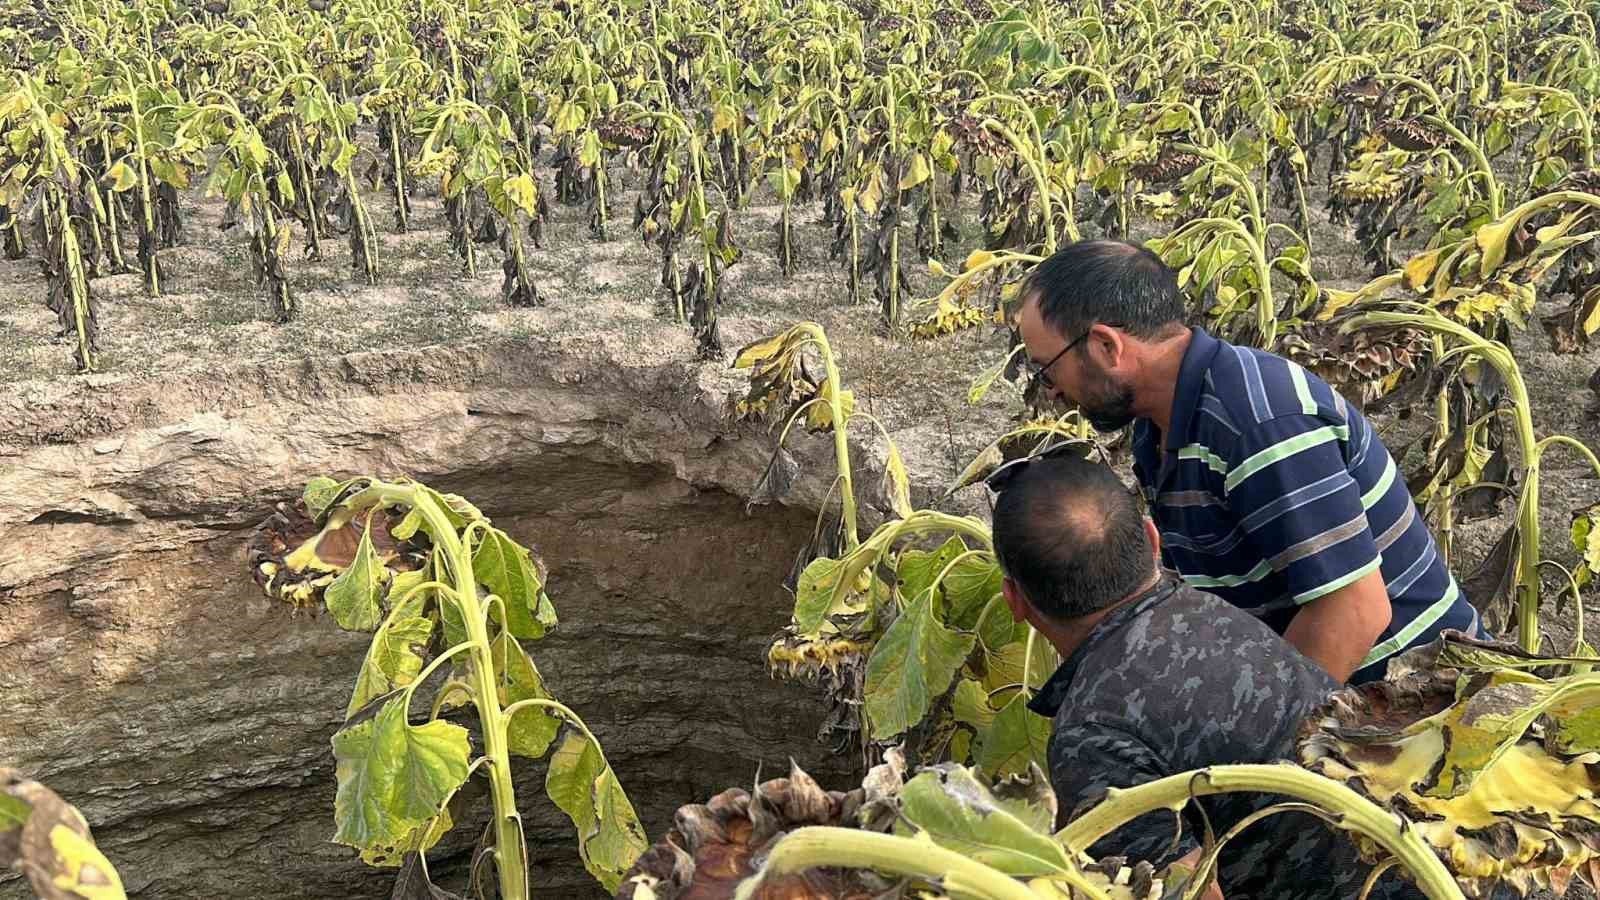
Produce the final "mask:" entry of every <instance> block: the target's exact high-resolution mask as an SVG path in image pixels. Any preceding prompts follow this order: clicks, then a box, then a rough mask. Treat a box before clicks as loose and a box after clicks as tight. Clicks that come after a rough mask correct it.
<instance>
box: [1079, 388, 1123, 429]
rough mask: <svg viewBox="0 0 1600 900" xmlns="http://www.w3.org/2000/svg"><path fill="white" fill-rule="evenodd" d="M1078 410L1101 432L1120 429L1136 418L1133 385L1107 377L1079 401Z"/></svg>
mask: <svg viewBox="0 0 1600 900" xmlns="http://www.w3.org/2000/svg"><path fill="white" fill-rule="evenodd" d="M1078 412H1079V413H1081V414H1082V415H1083V417H1084V418H1085V419H1086V420H1088V422H1089V424H1090V425H1092V426H1094V430H1095V431H1098V432H1100V433H1101V434H1110V433H1112V432H1114V431H1120V430H1122V429H1123V428H1125V427H1127V425H1128V423H1130V422H1132V421H1133V420H1134V419H1135V418H1136V416H1135V415H1134V412H1133V387H1132V386H1131V385H1127V384H1123V383H1121V382H1118V381H1113V380H1112V379H1110V378H1105V379H1103V380H1101V381H1100V382H1099V383H1098V384H1097V385H1095V389H1094V390H1093V391H1091V392H1090V395H1089V396H1087V397H1085V398H1084V399H1083V400H1082V401H1080V402H1079V403H1078Z"/></svg>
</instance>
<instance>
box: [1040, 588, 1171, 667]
mask: <svg viewBox="0 0 1600 900" xmlns="http://www.w3.org/2000/svg"><path fill="white" fill-rule="evenodd" d="M1160 581H1161V570H1160V569H1159V568H1158V569H1156V570H1155V571H1153V572H1151V573H1150V577H1149V578H1148V579H1146V580H1145V582H1144V583H1143V584H1141V585H1139V587H1137V588H1135V589H1134V591H1133V592H1132V593H1130V594H1128V595H1127V596H1126V597H1123V598H1122V599H1120V600H1118V601H1116V602H1115V603H1112V604H1111V605H1110V606H1107V607H1106V608H1105V609H1101V610H1096V611H1095V612H1092V613H1090V614H1088V615H1087V616H1079V617H1078V618H1076V619H1072V620H1071V621H1067V622H1047V623H1045V627H1043V628H1040V629H1039V633H1040V634H1042V635H1044V638H1045V640H1047V641H1049V642H1050V646H1052V647H1054V648H1056V652H1057V653H1059V654H1061V658H1062V659H1063V660H1064V659H1066V658H1067V657H1069V656H1071V655H1072V653H1073V651H1074V650H1077V649H1078V648H1079V647H1081V646H1083V642H1084V641H1087V640H1088V639H1089V635H1091V634H1093V633H1094V630H1095V628H1096V626H1098V625H1099V624H1100V623H1101V622H1103V621H1105V619H1106V617H1107V616H1109V615H1111V614H1112V613H1114V612H1116V611H1117V610H1119V609H1121V608H1122V607H1124V606H1127V605H1128V604H1129V603H1131V602H1133V601H1134V600H1136V599H1138V598H1139V597H1142V596H1144V595H1145V594H1146V593H1147V592H1148V591H1149V590H1150V589H1151V588H1153V587H1155V586H1156V584H1157V583H1159V582H1160Z"/></svg>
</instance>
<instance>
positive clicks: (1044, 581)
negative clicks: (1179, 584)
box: [994, 457, 1155, 621]
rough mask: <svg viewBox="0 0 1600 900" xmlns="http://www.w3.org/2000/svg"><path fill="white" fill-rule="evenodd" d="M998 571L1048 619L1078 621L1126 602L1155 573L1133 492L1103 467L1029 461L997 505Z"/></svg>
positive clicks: (1068, 460) (1079, 462)
mask: <svg viewBox="0 0 1600 900" xmlns="http://www.w3.org/2000/svg"><path fill="white" fill-rule="evenodd" d="M994 550H995V556H996V557H998V558H999V560H1000V568H1001V570H1002V571H1004V572H1005V574H1006V575H1007V577H1009V578H1010V579H1011V580H1012V581H1014V582H1016V584H1017V586H1018V587H1020V588H1021V589H1022V592H1023V594H1025V595H1027V598H1028V602H1029V603H1031V604H1032V605H1033V606H1034V608H1036V609H1038V610H1039V612H1040V613H1042V614H1043V615H1044V616H1045V617H1046V618H1049V619H1054V620H1057V621H1060V620H1066V619H1075V618H1078V617H1080V616H1086V615H1088V614H1090V613H1093V612H1098V611H1100V610H1102V609H1105V608H1106V607H1108V606H1110V605H1112V604H1113V603H1115V602H1117V601H1118V600H1121V599H1123V598H1125V597H1127V596H1128V595H1129V594H1131V593H1133V592H1134V591H1135V590H1137V589H1138V588H1139V587H1140V586H1141V585H1143V584H1144V583H1145V581H1146V580H1148V579H1149V577H1150V575H1151V574H1152V573H1153V572H1154V571H1155V548H1153V547H1151V546H1150V541H1149V539H1148V538H1147V537H1146V535H1145V530H1144V516H1143V514H1142V513H1141V512H1140V511H1139V507H1138V504H1137V503H1136V502H1135V500H1134V496H1133V493H1132V492H1131V491H1129V490H1128V488H1127V487H1125V486H1124V485H1123V483H1122V482H1121V480H1119V479H1118V478H1117V476H1116V475H1115V474H1114V473H1113V472H1112V471H1111V470H1110V469H1109V468H1107V467H1106V466H1104V465H1100V464H1098V463H1092V462H1089V461H1088V460H1083V459H1077V458H1074V457H1058V458H1054V459H1044V460H1039V461H1037V462H1033V463H1030V464H1029V465H1028V466H1027V467H1025V468H1024V469H1023V470H1022V471H1021V472H1018V473H1017V475H1016V477H1014V478H1012V479H1011V481H1010V482H1009V483H1007V485H1006V487H1005V489H1004V490H1002V491H1001V492H1000V495H999V497H997V498H996V500H995V508H994Z"/></svg>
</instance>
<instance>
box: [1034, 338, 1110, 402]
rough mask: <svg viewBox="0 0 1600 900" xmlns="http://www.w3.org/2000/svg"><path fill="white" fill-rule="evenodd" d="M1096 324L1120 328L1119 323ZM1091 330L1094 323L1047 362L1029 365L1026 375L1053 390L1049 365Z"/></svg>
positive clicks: (1081, 340)
mask: <svg viewBox="0 0 1600 900" xmlns="http://www.w3.org/2000/svg"><path fill="white" fill-rule="evenodd" d="M1098 324H1104V325H1107V326H1109V327H1111V328H1121V327H1122V326H1121V325H1115V324H1112V323H1111V322H1105V323H1098ZM1092 331H1094V324H1091V325H1090V326H1089V327H1088V328H1085V329H1084V330H1083V334H1080V335H1078V336H1077V337H1075V338H1073V339H1072V343H1070V344H1068V345H1066V346H1065V347H1062V348H1061V352H1060V353H1057V354H1056V355H1055V356H1052V357H1050V361H1049V362H1047V363H1045V364H1044V365H1042V366H1039V367H1037V368H1033V367H1032V366H1031V365H1030V368H1031V369H1032V371H1031V372H1029V373H1028V377H1030V378H1032V379H1033V380H1034V381H1036V382H1038V384H1039V386H1040V387H1042V388H1044V389H1045V390H1047V391H1048V390H1053V389H1054V388H1055V386H1056V382H1055V379H1053V378H1051V377H1050V367H1051V366H1053V365H1055V364H1056V360H1058V359H1060V358H1061V357H1063V356H1066V355H1067V353H1068V352H1070V351H1071V350H1072V348H1073V347H1076V346H1078V345H1079V344H1081V343H1083V342H1084V341H1085V340H1087V339H1088V337H1089V334H1090V333H1091V332H1092Z"/></svg>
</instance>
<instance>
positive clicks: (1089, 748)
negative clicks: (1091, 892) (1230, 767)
mask: <svg viewBox="0 0 1600 900" xmlns="http://www.w3.org/2000/svg"><path fill="white" fill-rule="evenodd" d="M1338 687H1339V685H1338V684H1337V683H1335V682H1334V680H1333V679H1332V678H1330V677H1329V676H1328V675H1327V673H1325V672H1324V671H1323V670H1322V669H1321V668H1320V667H1319V666H1317V664H1316V663H1313V662H1311V661H1310V660H1309V659H1307V658H1306V657H1304V656H1302V655H1301V654H1300V652H1299V651H1297V650H1296V649H1295V648H1294V647H1292V646H1290V645H1289V644H1288V643H1287V642H1286V641H1284V640H1283V638H1281V637H1279V636H1278V635H1277V634H1275V633H1273V631H1272V630H1271V629H1270V628H1268V627H1267V626H1266V625H1264V624H1262V622H1261V621H1260V620H1259V619H1257V618H1256V617H1254V616H1252V615H1251V614H1250V613H1249V612H1246V611H1244V610H1241V609H1238V608H1236V607H1234V606H1232V605H1230V604H1228V603H1226V602H1224V601H1222V600H1221V599H1219V598H1217V597H1215V596H1213V595H1211V594H1207V593H1205V592H1203V591H1199V590H1196V589H1194V588H1190V587H1187V586H1184V585H1182V584H1181V583H1179V582H1177V581H1175V580H1174V579H1172V578H1171V577H1170V576H1168V575H1164V576H1163V578H1162V581H1161V583H1160V584H1158V586H1157V587H1156V588H1154V589H1152V590H1151V591H1149V592H1147V593H1146V594H1144V595H1143V596H1141V597H1139V598H1138V599H1135V600H1133V601H1131V602H1129V603H1127V604H1125V605H1123V606H1122V607H1120V608H1118V609H1117V610H1116V611H1114V612H1112V613H1111V614H1110V615H1109V616H1107V617H1106V618H1105V619H1104V620H1102V621H1101V622H1100V624H1099V625H1097V626H1096V627H1095V629H1094V631H1093V632H1092V633H1091V634H1090V636H1089V638H1088V639H1087V640H1086V641H1084V643H1083V644H1082V645H1081V646H1079V647H1078V648H1077V650H1075V651H1074V652H1073V653H1072V655H1071V656H1070V657H1069V658H1068V659H1067V660H1066V661H1065V662H1063V663H1062V665H1061V667H1060V668H1059V669H1058V670H1057V671H1056V673H1055V674H1054V675H1053V676H1051V678H1050V680H1049V681H1048V682H1046V683H1045V685H1044V687H1043V688H1041V689H1040V692H1039V694H1038V695H1037V696H1035V697H1034V699H1033V701H1032V702H1031V703H1030V704H1029V707H1030V708H1031V709H1032V710H1033V711H1034V712H1036V713H1039V714H1040V715H1044V716H1050V717H1052V718H1053V719H1054V723H1053V727H1052V730H1051V735H1050V745H1049V762H1050V780H1051V782H1052V784H1053V785H1054V787H1055V790H1056V796H1057V798H1058V801H1059V805H1060V809H1061V812H1062V816H1063V817H1064V818H1063V824H1064V821H1065V817H1067V816H1069V815H1070V814H1071V813H1072V812H1074V811H1075V810H1077V809H1079V808H1082V807H1084V806H1086V805H1092V804H1093V803H1094V802H1096V801H1098V800H1099V799H1100V798H1101V796H1102V795H1103V793H1104V791H1105V789H1106V788H1108V787H1129V786H1132V785H1135V784H1142V783H1145V782H1148V781H1154V780H1156V779H1158V778H1163V777H1166V776H1168V775H1175V774H1177V773H1179V772H1186V771H1189V770H1192V769H1200V768H1204V767H1206V766H1211V765H1221V764H1226V763H1268V762H1277V761H1280V760H1289V759H1293V757H1294V738H1295V732H1296V729H1297V728H1298V727H1299V724H1300V722H1301V720H1302V719H1304V718H1305V717H1306V716H1307V715H1308V714H1310V713H1311V712H1312V711H1313V710H1315V709H1316V707H1317V706H1319V705H1320V704H1321V703H1322V702H1323V700H1324V699H1326V697H1327V696H1328V694H1330V693H1332V692H1333V691H1334V690H1336V689H1337V688H1338ZM1287 799H1289V798H1287V797H1283V796H1280V795H1268V794H1231V795H1229V794H1223V795H1218V796H1214V797H1205V798H1201V799H1200V800H1199V801H1198V802H1199V803H1200V804H1202V805H1203V806H1204V808H1205V814H1206V816H1207V817H1208V818H1209V819H1210V824H1211V828H1212V829H1213V831H1214V832H1215V834H1216V835H1218V836H1221V835H1222V834H1223V833H1224V832H1226V831H1227V830H1228V829H1229V828H1231V827H1232V826H1233V825H1234V824H1236V823H1237V822H1239V821H1240V820H1241V819H1242V818H1244V817H1245V816H1247V815H1249V814H1250V813H1251V812H1253V811H1255V810H1257V809H1260V808H1262V807H1264V806H1267V805H1270V804H1272V803H1276V802H1281V801H1284V800H1287ZM1175 824H1176V817H1175V816H1174V815H1172V814H1171V813H1168V812H1161V813H1151V814H1148V815H1145V816H1141V817H1140V818H1138V819H1135V820H1134V821H1132V822H1130V823H1128V824H1127V825H1124V826H1123V827H1122V828H1121V829H1119V830H1117V831H1116V832H1114V833H1113V834H1111V835H1108V836H1107V837H1105V838H1104V839H1102V840H1101V841H1100V842H1099V843H1097V844H1096V845H1095V846H1094V847H1093V848H1091V849H1090V855H1091V856H1093V857H1095V858H1097V859H1099V858H1104V857H1110V856H1123V857H1127V858H1129V859H1131V860H1148V861H1150V862H1151V863H1153V864H1155V865H1156V866H1157V867H1160V866H1163V865H1166V864H1167V863H1169V862H1171V861H1173V860H1176V859H1178V858H1180V857H1182V856H1183V855H1185V854H1187V853H1188V852H1189V851H1191V850H1193V849H1194V848H1195V847H1197V846H1200V845H1201V843H1202V842H1203V841H1204V839H1205V824H1204V821H1203V820H1202V818H1201V817H1200V815H1199V814H1198V813H1196V812H1195V810H1194V804H1193V803H1191V804H1190V805H1189V807H1188V808H1186V810H1185V813H1184V821H1183V824H1182V828H1181V830H1180V833H1179V834H1177V835H1174V825H1175ZM1368 871H1369V869H1368V867H1367V866H1366V865H1364V864H1363V863H1361V861H1360V860H1359V858H1358V857H1357V856H1356V853H1355V847H1354V845H1353V844H1352V843H1351V842H1350V840H1349V839H1348V838H1346V837H1344V836H1343V835H1342V834H1337V833H1334V832H1333V831H1332V830H1331V829H1330V828H1329V826H1327V825H1325V824H1324V823H1323V822H1322V821H1321V820H1320V819H1317V818H1315V817H1313V816H1310V815H1307V814H1305V813H1298V812H1290V813H1280V814H1278V815H1275V816H1271V817H1269V818H1267V819H1266V820H1265V821H1261V822H1257V823H1255V824H1253V825H1251V826H1249V827H1248V828H1247V829H1246V830H1244V831H1243V832H1241V833H1240V835H1239V837H1238V838H1236V839H1235V840H1233V841H1232V842H1230V843H1229V844H1228V845H1227V846H1226V847H1224V848H1223V851H1222V855H1221V858H1220V859H1219V867H1218V879H1219V882H1220V886H1221V888H1222V893H1223V896H1224V897H1225V898H1227V900H1288V898H1295V900H1353V898H1356V897H1358V896H1359V895H1360V893H1361V886H1362V882H1363V880H1364V879H1365V878H1366V875H1367V872H1368ZM1371 896H1372V897H1373V898H1384V900H1414V898H1421V897H1422V893H1421V892H1420V891H1418V890H1417V889H1416V888H1415V887H1414V886H1413V885H1412V884H1411V883H1410V882H1407V881H1403V880H1402V877H1401V876H1400V875H1398V874H1397V873H1396V870H1391V871H1390V872H1389V873H1386V874H1385V875H1384V876H1383V877H1382V878H1381V879H1379V882H1378V885H1377V887H1376V888H1375V889H1374V891H1373V892H1372V894H1371Z"/></svg>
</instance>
